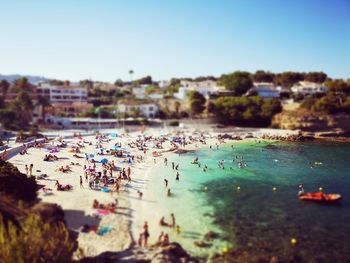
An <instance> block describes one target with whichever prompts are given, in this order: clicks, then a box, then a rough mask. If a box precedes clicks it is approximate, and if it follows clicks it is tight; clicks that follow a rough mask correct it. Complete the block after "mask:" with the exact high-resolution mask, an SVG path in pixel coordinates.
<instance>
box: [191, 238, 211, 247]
mask: <svg viewBox="0 0 350 263" xmlns="http://www.w3.org/2000/svg"><path fill="white" fill-rule="evenodd" d="M193 243H194V244H195V245H196V246H197V247H211V244H210V243H206V242H204V241H203V240H197V241H194V242H193Z"/></svg>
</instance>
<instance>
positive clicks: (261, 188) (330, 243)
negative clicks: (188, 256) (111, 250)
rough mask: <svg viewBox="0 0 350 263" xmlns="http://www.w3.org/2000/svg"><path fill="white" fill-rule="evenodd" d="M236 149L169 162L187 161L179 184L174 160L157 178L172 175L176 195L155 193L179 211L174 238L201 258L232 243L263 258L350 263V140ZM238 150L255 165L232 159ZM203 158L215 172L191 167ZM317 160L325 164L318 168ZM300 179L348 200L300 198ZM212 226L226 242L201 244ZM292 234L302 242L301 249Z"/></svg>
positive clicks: (238, 145)
mask: <svg viewBox="0 0 350 263" xmlns="http://www.w3.org/2000/svg"><path fill="white" fill-rule="evenodd" d="M233 146H234V148H233V149H232V148H231V144H225V145H221V146H220V149H219V150H212V149H209V148H206V149H202V150H200V151H197V152H195V153H189V154H185V155H182V156H178V157H176V158H173V159H172V160H169V161H170V162H171V161H174V162H176V163H180V181H179V182H177V181H176V180H175V172H174V171H173V170H172V169H171V166H170V165H169V166H168V167H165V166H164V165H160V167H161V168H160V169H158V171H159V172H158V176H157V177H154V179H153V180H155V184H158V186H159V183H162V182H160V180H161V181H162V180H163V178H167V179H168V180H169V187H170V188H171V191H172V192H173V193H174V196H173V197H172V198H165V197H164V189H163V188H159V187H155V188H154V191H155V194H156V195H158V196H159V199H160V200H161V201H160V205H161V206H163V207H162V209H164V210H165V211H169V213H170V212H174V213H175V215H176V218H177V222H178V223H179V224H180V225H181V228H182V231H183V233H181V235H180V236H176V235H174V236H173V237H172V238H173V239H175V240H176V241H179V242H180V243H181V244H183V245H184V247H185V248H187V249H189V250H190V252H192V253H194V254H199V255H200V254H203V255H208V254H210V253H213V252H215V251H219V250H221V249H222V248H223V247H225V246H228V247H230V248H232V249H235V250H244V251H247V252H249V253H252V256H253V255H254V256H257V257H258V256H259V255H268V256H273V255H277V256H279V257H280V258H281V259H288V258H290V257H292V256H294V257H296V258H298V260H300V261H302V262H349V261H350V166H349V165H350V144H345V143H303V144H301V143H279V142H277V143H253V142H252V143H249V142H248V143H247V142H236V143H233ZM236 155H240V156H243V157H244V160H245V161H246V163H247V164H248V166H247V167H245V168H242V169H239V168H238V166H237V161H236V160H235V161H234V162H233V163H232V162H231V160H232V159H235V156H236ZM196 156H198V157H199V161H200V162H201V164H202V167H203V166H204V164H206V165H207V166H208V167H209V169H208V171H207V172H203V171H202V168H198V166H196V165H193V164H190V163H191V162H192V161H193V159H194V158H195V157H196ZM219 160H225V169H224V170H223V169H219V168H218V166H217V162H218V161H219ZM315 162H321V163H322V164H319V165H316V166H315V165H312V166H313V168H311V167H310V166H311V164H314V163H315ZM229 167H232V168H233V171H232V170H230V168H229ZM156 181H157V183H156ZM155 184H152V185H155ZM298 184H303V185H304V188H305V191H306V192H317V191H318V189H319V187H323V189H324V192H325V193H340V194H341V195H342V196H343V200H341V201H340V202H339V203H337V204H332V205H330V204H319V203H313V202H307V201H300V200H298V198H297V192H298ZM238 186H239V187H240V191H237V187H238ZM205 187H207V191H204V188H205ZM273 187H276V191H273V190H272V189H273ZM209 230H213V231H216V232H219V233H220V239H219V240H217V241H215V242H214V243H213V245H212V246H211V247H209V248H197V247H196V246H194V245H193V242H194V241H195V240H199V239H203V235H204V234H205V233H206V232H208V231H209ZM291 238H295V239H296V240H297V244H296V245H295V246H292V245H291V243H290V240H291Z"/></svg>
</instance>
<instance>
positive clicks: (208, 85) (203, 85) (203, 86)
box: [174, 80, 221, 100]
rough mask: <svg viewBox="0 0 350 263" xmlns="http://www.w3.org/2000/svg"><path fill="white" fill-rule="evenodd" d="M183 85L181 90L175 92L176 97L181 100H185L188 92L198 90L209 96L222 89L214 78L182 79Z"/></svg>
mask: <svg viewBox="0 0 350 263" xmlns="http://www.w3.org/2000/svg"><path fill="white" fill-rule="evenodd" d="M180 84H181V86H180V88H179V91H178V92H177V93H175V94H174V97H175V98H177V99H180V100H183V99H185V98H186V97H187V94H188V93H189V92H190V91H192V90H196V91H198V92H199V93H200V94H202V95H203V96H204V97H206V98H208V97H209V96H210V94H213V93H216V92H217V91H219V90H220V89H221V87H219V86H218V85H217V83H216V81H213V80H203V81H190V80H181V82H180Z"/></svg>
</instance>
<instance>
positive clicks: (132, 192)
mask: <svg viewBox="0 0 350 263" xmlns="http://www.w3.org/2000/svg"><path fill="white" fill-rule="evenodd" d="M109 132H111V131H109ZM117 132H118V131H117ZM168 132H169V130H167V131H165V130H161V129H150V130H147V131H146V134H147V135H148V136H149V135H153V136H158V135H160V134H166V133H168ZM190 132H191V131H188V134H190ZM139 134H140V133H139V132H135V133H130V134H129V135H128V136H127V137H117V138H112V140H111V142H109V143H104V144H103V147H104V148H107V149H108V148H111V147H112V146H114V144H115V143H116V142H121V143H122V144H123V146H125V143H126V142H128V141H130V140H133V139H135V138H137V136H138V135H139ZM244 134H247V132H242V134H240V135H244ZM262 134H269V135H272V134H276V135H284V136H287V135H290V134H296V132H294V131H293V132H291V131H282V130H272V129H268V130H267V129H266V130H265V129H262V130H257V129H255V130H254V132H253V135H255V136H261V135H262ZM61 135H67V133H64V132H61ZM213 135H215V134H213ZM84 140H86V141H92V142H95V138H94V136H85V137H84ZM65 141H66V142H68V143H71V142H74V141H75V142H77V141H78V139H65ZM215 142H217V141H216V140H215V139H211V140H210V141H208V144H215ZM85 146H86V147H85V148H84V149H82V153H81V154H79V155H80V156H84V152H86V153H95V152H96V149H95V146H94V145H93V146H88V145H87V144H85ZM163 147H164V149H163V151H167V150H169V149H170V148H171V146H170V143H169V142H166V143H164V144H163ZM67 149H68V148H64V149H61V151H60V152H59V153H55V155H57V156H58V157H62V158H66V159H64V160H59V161H54V162H44V161H43V157H44V155H45V154H48V151H47V150H44V149H34V148H30V149H29V150H28V153H29V154H28V155H16V156H14V157H13V158H11V159H10V162H11V163H13V164H14V165H16V166H17V167H18V168H19V169H20V171H21V172H23V173H25V164H27V165H28V166H29V164H30V163H33V164H34V169H33V174H34V175H40V174H43V173H44V174H47V175H48V176H49V177H48V179H50V181H49V180H38V184H44V185H45V186H46V187H49V188H52V189H53V195H48V196H45V195H43V192H42V191H41V190H40V191H39V197H40V198H41V199H42V201H44V202H49V203H57V204H59V205H60V206H61V207H62V208H63V209H64V211H65V215H66V221H67V224H68V227H69V228H70V229H73V230H78V229H79V227H81V226H82V225H84V224H89V225H100V226H111V227H112V228H113V230H112V231H111V232H109V233H107V234H106V235H104V236H99V235H97V234H96V233H94V232H90V233H89V234H86V233H79V237H78V242H79V248H80V251H81V252H82V253H81V254H80V256H95V255H98V254H100V253H102V252H105V251H122V250H125V249H126V248H128V247H129V246H130V245H131V244H132V242H133V238H134V239H135V241H137V239H138V235H139V233H140V232H142V226H143V223H144V221H148V224H149V230H150V233H151V237H150V240H149V243H150V244H152V243H154V242H155V241H156V239H157V237H158V235H159V233H160V231H161V228H160V227H159V219H160V218H161V216H164V215H163V214H162V211H161V210H160V208H159V207H158V205H157V202H158V200H157V199H156V198H155V196H154V195H153V193H152V192H151V191H150V190H149V188H148V187H147V182H148V179H149V176H153V174H150V171H151V169H152V168H153V167H154V166H155V164H154V162H153V160H154V157H153V156H152V152H153V151H154V150H152V149H150V151H148V153H147V154H146V156H144V160H143V162H140V163H134V164H133V165H132V166H131V171H132V174H131V177H132V183H131V185H130V186H126V183H123V184H124V186H123V187H121V190H122V191H121V192H120V193H119V195H118V194H117V193H113V194H111V193H103V192H101V191H94V190H90V189H89V187H88V183H87V182H85V178H84V173H83V166H84V162H85V158H82V159H77V158H74V157H73V153H69V152H68V151H67ZM186 149H196V147H195V146H194V145H190V146H187V147H186ZM127 150H129V151H130V153H131V154H134V155H140V151H138V150H137V149H127ZM172 154H173V153H171V152H168V153H163V156H162V157H158V158H156V159H157V162H158V163H159V162H163V159H164V157H165V156H168V159H169V157H171V155H172ZM101 158H107V159H108V160H115V161H116V160H117V158H114V157H112V156H110V155H104V156H102V157H96V158H95V159H96V160H99V159H101ZM71 162H74V163H79V164H80V166H78V165H74V166H71V167H72V169H73V172H71V173H66V174H64V173H61V172H58V171H57V169H58V168H59V167H60V166H62V165H67V164H70V163H71ZM116 165H117V166H119V167H127V165H126V164H119V163H118V162H116ZM97 167H98V168H99V167H101V165H100V164H98V165H97ZM37 170H40V171H37ZM101 170H102V169H98V171H101ZM79 176H83V178H84V179H83V181H84V189H81V188H80V187H79ZM114 176H117V172H114ZM55 180H59V182H60V183H61V184H70V185H73V190H71V191H68V192H64V191H56V189H55V187H54V184H55ZM162 183H163V182H160V186H163V185H162ZM137 190H140V191H142V192H143V198H142V200H140V199H139V197H138V194H137ZM164 198H166V195H165V193H164ZM94 199H97V200H98V201H99V202H100V203H109V202H113V201H114V200H115V199H117V200H118V208H117V213H116V214H109V215H105V216H102V217H100V218H96V217H95V216H91V213H92V210H93V209H92V203H93V200H94ZM165 216H167V215H165ZM80 256H79V253H77V255H76V257H77V258H78V257H80Z"/></svg>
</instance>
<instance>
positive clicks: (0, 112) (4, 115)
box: [0, 109, 16, 129]
mask: <svg viewBox="0 0 350 263" xmlns="http://www.w3.org/2000/svg"><path fill="white" fill-rule="evenodd" d="M14 120H16V112H15V111H14V110H12V109H0V123H1V124H2V125H3V127H4V128H6V129H11V128H13V122H14Z"/></svg>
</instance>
